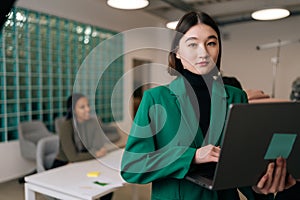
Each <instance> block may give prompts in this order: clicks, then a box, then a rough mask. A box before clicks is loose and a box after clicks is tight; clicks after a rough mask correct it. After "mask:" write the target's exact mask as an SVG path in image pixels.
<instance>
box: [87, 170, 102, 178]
mask: <svg viewBox="0 0 300 200" xmlns="http://www.w3.org/2000/svg"><path fill="white" fill-rule="evenodd" d="M99 174H100V172H98V171H94V172H88V173H87V174H86V175H87V176H88V177H98V176H99Z"/></svg>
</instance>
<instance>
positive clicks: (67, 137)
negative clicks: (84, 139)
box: [59, 120, 93, 162]
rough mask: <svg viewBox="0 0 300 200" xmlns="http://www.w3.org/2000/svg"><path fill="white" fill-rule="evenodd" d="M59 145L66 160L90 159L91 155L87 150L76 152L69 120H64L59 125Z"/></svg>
mask: <svg viewBox="0 0 300 200" xmlns="http://www.w3.org/2000/svg"><path fill="white" fill-rule="evenodd" d="M59 133H60V135H59V138H60V145H61V147H60V148H61V149H62V151H63V153H64V154H65V156H66V157H67V160H68V162H77V161H83V160H88V159H92V158H93V156H92V155H91V154H90V153H88V152H77V150H76V147H75V144H74V140H73V126H72V122H71V121H70V120H67V121H65V122H64V123H63V124H62V126H61V127H60V131H59Z"/></svg>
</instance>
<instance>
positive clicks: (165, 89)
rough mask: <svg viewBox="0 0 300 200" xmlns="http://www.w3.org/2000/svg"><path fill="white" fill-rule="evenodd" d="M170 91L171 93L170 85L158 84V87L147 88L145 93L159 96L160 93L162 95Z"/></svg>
mask: <svg viewBox="0 0 300 200" xmlns="http://www.w3.org/2000/svg"><path fill="white" fill-rule="evenodd" d="M169 93H170V89H169V86H168V85H161V86H157V87H154V88H151V89H148V90H146V91H145V93H144V94H146V95H152V96H158V95H161V94H169Z"/></svg>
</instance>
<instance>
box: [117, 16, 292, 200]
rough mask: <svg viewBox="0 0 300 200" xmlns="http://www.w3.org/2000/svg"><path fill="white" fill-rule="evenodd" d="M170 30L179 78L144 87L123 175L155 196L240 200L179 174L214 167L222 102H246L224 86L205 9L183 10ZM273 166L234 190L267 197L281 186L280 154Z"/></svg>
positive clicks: (161, 199) (173, 69) (217, 42)
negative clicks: (147, 186) (149, 185)
mask: <svg viewBox="0 0 300 200" xmlns="http://www.w3.org/2000/svg"><path fill="white" fill-rule="evenodd" d="M176 31H177V34H176V35H175V38H174V41H173V44H172V52H170V54H169V66H170V68H169V69H170V71H169V73H170V74H171V75H176V76H177V78H176V79H175V80H174V81H172V82H171V83H170V84H169V85H165V86H158V87H156V88H152V89H150V90H148V91H146V92H145V93H144V95H143V99H142V101H141V104H140V106H139V109H138V111H137V114H136V116H135V119H134V123H133V125H132V128H131V132H130V135H129V138H128V141H127V144H126V148H125V151H124V154H123V158H122V167H121V168H122V171H121V175H122V177H123V178H124V180H126V181H127V182H130V183H141V184H144V183H150V182H152V199H153V200H167V199H169V200H180V199H186V200H196V199H197V200H220V199H226V200H235V199H239V194H238V191H237V189H236V188H235V189H228V190H222V191H212V190H208V189H205V188H203V187H201V186H199V185H196V184H194V183H192V182H189V181H187V180H186V179H184V177H185V176H186V174H187V173H188V172H190V171H192V170H194V169H195V167H196V166H197V167H199V166H206V167H207V166H210V167H211V169H212V170H213V169H214V165H213V164H215V163H216V162H217V161H218V158H219V154H220V148H221V147H220V140H221V137H222V132H223V128H224V124H225V119H226V114H227V110H228V106H229V105H230V104H232V103H247V95H246V93H245V92H244V91H242V90H239V89H237V88H234V87H230V86H224V85H223V84H222V81H221V77H220V74H219V67H220V60H221V39H220V32H219V29H218V27H217V25H216V24H215V23H214V21H213V20H212V19H211V18H210V17H209V16H208V15H207V14H205V13H197V12H190V13H187V14H186V15H185V16H183V18H182V19H181V20H180V21H179V23H178V25H177V28H176ZM241 134H242V133H241ZM277 164H278V166H279V167H277V168H276V170H274V163H273V164H270V165H269V168H268V170H267V172H266V174H265V175H264V176H263V177H262V179H261V180H260V181H259V183H258V185H257V186H253V187H245V188H240V191H241V192H243V193H244V195H245V196H246V197H247V198H248V199H272V198H273V195H264V194H268V193H270V192H277V191H278V190H282V189H283V188H284V187H286V185H285V183H284V181H283V180H284V179H285V173H284V171H283V170H285V161H284V160H282V159H278V161H277ZM273 171H274V173H277V176H276V178H274V179H272V178H273V176H272V174H273ZM291 184H292V183H291Z"/></svg>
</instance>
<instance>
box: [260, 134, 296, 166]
mask: <svg viewBox="0 0 300 200" xmlns="http://www.w3.org/2000/svg"><path fill="white" fill-rule="evenodd" d="M296 137H297V134H291V133H275V134H274V135H273V137H272V139H271V142H270V144H269V147H268V149H267V152H266V154H265V157H264V159H265V160H274V159H276V158H278V157H283V158H288V157H289V155H290V153H291V151H292V149H293V146H294V143H295V140H296Z"/></svg>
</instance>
